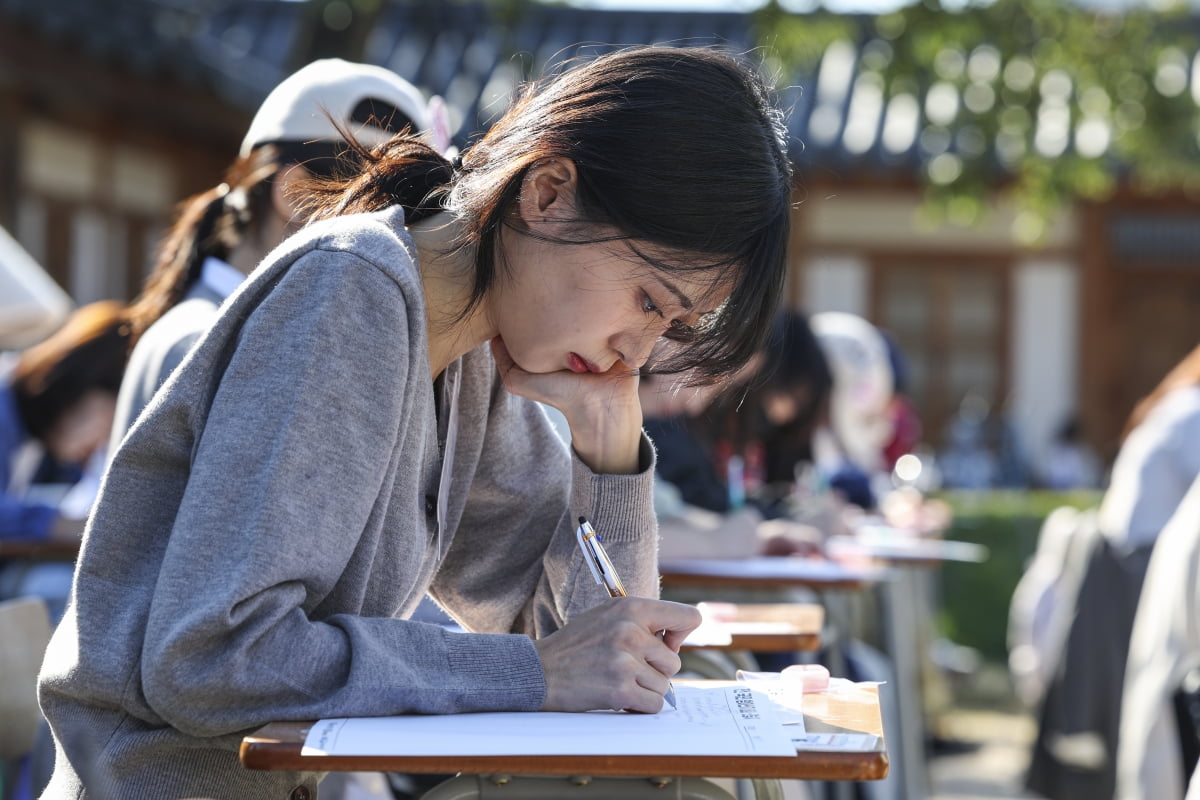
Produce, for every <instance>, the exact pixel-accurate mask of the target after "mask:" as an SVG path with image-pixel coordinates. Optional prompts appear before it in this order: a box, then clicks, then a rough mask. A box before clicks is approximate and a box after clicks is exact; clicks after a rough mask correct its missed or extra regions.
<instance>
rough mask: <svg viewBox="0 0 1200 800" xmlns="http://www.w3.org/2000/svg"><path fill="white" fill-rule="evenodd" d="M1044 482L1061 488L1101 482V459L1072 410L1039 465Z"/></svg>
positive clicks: (1061, 490) (1069, 488)
mask: <svg viewBox="0 0 1200 800" xmlns="http://www.w3.org/2000/svg"><path fill="white" fill-rule="evenodd" d="M1038 472H1039V476H1038V477H1039V478H1040V480H1041V484H1042V486H1044V487H1046V488H1047V489H1051V490H1054V491H1058V492H1065V491H1070V490H1072V489H1094V488H1096V487H1098V486H1099V485H1100V480H1101V468H1100V459H1099V458H1098V457H1097V456H1096V453H1095V452H1094V451H1093V450H1092V448H1091V447H1090V446H1089V445H1088V443H1087V439H1085V438H1084V436H1083V425H1082V423H1081V422H1080V421H1079V417H1078V416H1076V415H1074V414H1071V415H1069V416H1068V417H1067V418H1066V419H1065V420H1063V422H1062V424H1061V425H1060V426H1059V427H1058V430H1057V431H1056V432H1055V434H1054V439H1053V440H1052V441H1051V442H1050V445H1049V446H1048V447H1047V448H1046V452H1045V453H1044V454H1043V455H1042V462H1041V464H1040V465H1039V470H1038Z"/></svg>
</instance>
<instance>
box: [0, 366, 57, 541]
mask: <svg viewBox="0 0 1200 800" xmlns="http://www.w3.org/2000/svg"><path fill="white" fill-rule="evenodd" d="M28 438H29V433H28V432H27V431H26V430H25V425H24V424H23V423H22V422H21V415H20V414H18V413H17V397H16V395H15V394H14V393H13V390H12V387H11V386H9V385H8V384H7V383H4V384H0V539H9V540H12V539H46V538H49V536H50V527H51V526H52V525H53V524H54V520H55V518H56V517H57V516H58V509H56V508H54V507H53V506H48V505H45V504H42V503H28V502H26V501H24V500H22V499H21V498H20V497H15V496H13V495H12V494H10V486H11V484H12V479H13V474H12V471H13V457H14V456H15V455H16V453H17V450H19V449H20V448H21V445H23V444H24V443H25V440H26V439H28Z"/></svg>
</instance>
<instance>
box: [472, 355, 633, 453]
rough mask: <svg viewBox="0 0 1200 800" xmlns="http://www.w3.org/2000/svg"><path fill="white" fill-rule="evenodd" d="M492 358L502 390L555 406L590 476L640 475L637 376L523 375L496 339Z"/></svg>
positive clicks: (616, 371) (618, 369) (627, 372)
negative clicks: (595, 474)
mask: <svg viewBox="0 0 1200 800" xmlns="http://www.w3.org/2000/svg"><path fill="white" fill-rule="evenodd" d="M492 355H493V357H494V358H495V359H496V366H497V368H498V369H499V370H500V376H501V379H502V380H503V381H504V388H505V389H507V390H508V391H510V392H512V393H513V394H516V395H520V396H521V397H526V398H528V399H530V400H536V401H538V402H539V403H545V404H546V405H549V406H553V407H554V408H557V409H558V410H559V411H561V412H562V413H563V416H565V417H566V418H567V422H568V424H570V426H571V446H572V447H574V448H575V452H576V453H577V454H578V455H579V458H580V459H581V460H582V461H583V463H585V464H587V465H588V467H590V468H591V470H592V471H593V472H597V473H617V474H621V473H623V474H631V473H635V472H637V471H638V470H639V467H640V465H639V463H638V449H639V446H640V444H641V432H642V407H641V404H640V403H639V402H638V392H637V389H638V375H637V372H636V371H635V370H631V369H630V368H629V367H627V366H625V365H624V364H622V363H620V362H618V363H617V364H616V365H615V366H613V368H612V369H610V370H608V372H602V373H598V374H596V373H590V372H585V373H579V374H576V373H574V372H569V371H567V370H560V371H557V372H526V371H525V370H524V369H522V368H521V367H520V366H518V365H517V363H516V362H515V361H513V360H512V357H511V356H510V355H509V354H508V349H507V348H506V347H505V346H504V342H503V340H501V339H500V337H496V338H494V339H492Z"/></svg>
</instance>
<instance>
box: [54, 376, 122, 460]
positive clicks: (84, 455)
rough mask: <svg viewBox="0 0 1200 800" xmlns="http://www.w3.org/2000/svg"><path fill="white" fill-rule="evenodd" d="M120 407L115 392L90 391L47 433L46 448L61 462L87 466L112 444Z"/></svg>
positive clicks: (64, 413)
mask: <svg viewBox="0 0 1200 800" xmlns="http://www.w3.org/2000/svg"><path fill="white" fill-rule="evenodd" d="M116 407H117V398H116V396H115V395H113V393H112V392H109V391H105V390H103V389H91V390H89V391H88V392H86V393H85V394H84V395H83V396H82V397H80V398H79V399H78V400H76V401H75V402H74V403H73V404H72V405H71V406H70V407H69V408H68V409H67V410H66V411H65V412H63V414H62V416H61V417H59V418H58V420H57V421H56V422H55V423H54V425H53V426H52V427H51V428H50V430H49V431H48V432H47V434H46V437H45V442H44V444H45V446H46V449H47V450H48V451H49V452H50V454H51V455H53V456H54V457H55V458H56V459H58V460H59V461H62V462H65V463H68V464H83V463H84V462H86V461H87V460H88V459H89V458H91V456H92V453H94V452H96V450H98V449H99V448H100V447H102V446H103V445H105V444H107V443H108V437H109V434H110V433H111V432H112V425H113V417H114V415H115V413H116Z"/></svg>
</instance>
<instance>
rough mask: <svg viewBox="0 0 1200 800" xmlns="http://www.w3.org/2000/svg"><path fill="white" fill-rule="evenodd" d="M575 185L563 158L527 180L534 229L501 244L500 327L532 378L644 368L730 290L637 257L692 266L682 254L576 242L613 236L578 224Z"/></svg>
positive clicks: (496, 312)
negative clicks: (660, 345)
mask: <svg viewBox="0 0 1200 800" xmlns="http://www.w3.org/2000/svg"><path fill="white" fill-rule="evenodd" d="M575 181H576V175H575V167H574V165H573V164H572V163H571V162H569V161H566V160H563V159H555V160H551V161H549V162H546V163H545V164H543V165H540V166H537V167H534V168H533V169H531V170H530V172H529V173H528V174H527V175H526V177H525V180H524V181H523V183H522V190H521V197H520V199H519V200H518V207H517V211H518V213H519V215H520V221H519V223H518V226H519V227H523V228H524V229H525V230H524V231H515V230H506V231H504V233H503V234H502V237H501V253H500V258H501V259H502V263H503V265H504V267H503V275H502V277H501V278H500V279H499V280H498V282H497V286H496V288H495V289H494V294H493V297H492V301H491V302H490V303H489V307H490V310H489V315H490V317H491V322H492V325H493V328H494V329H495V331H496V332H497V333H498V334H499V335H500V337H501V338H502V339H503V340H504V345H505V347H506V348H507V349H508V352H509V355H510V356H511V357H512V359H513V360H514V361H515V362H516V363H517V364H518V365H519V366H520V367H521V368H522V369H524V370H525V371H527V372H542V373H545V372H556V371H560V370H569V371H571V372H577V373H582V372H608V371H609V370H611V369H613V368H614V367H616V368H617V369H630V370H633V369H638V368H640V367H641V366H642V365H644V364H645V363H646V359H647V358H648V357H649V355H650V350H651V348H652V347H653V346H654V343H655V342H656V341H658V339H659V338H660V337H661V336H662V335H663V334H664V333H666V331H667V330H668V328H669V327H670V326H671V325H672V324H681V325H694V324H696V323H697V322H698V321H699V319H700V316H701V314H703V313H706V312H708V311H711V310H713V309H714V308H715V307H716V306H718V305H719V304H720V303H721V302H722V301H723V300H724V298H725V295H726V292H725V291H723V290H722V291H714V290H713V289H712V286H711V280H710V279H709V276H707V275H703V274H702V275H700V276H699V279H697V278H696V277H691V276H688V275H687V274H684V273H679V272H671V273H666V272H662V271H659V270H656V269H654V268H653V267H652V266H651V265H650V264H649V263H647V262H646V261H645V260H644V259H643V258H642V257H641V256H640V255H639V254H638V252H639V251H640V252H643V253H646V252H649V253H650V254H651V255H652V256H653V257H654V258H656V259H657V258H664V259H671V260H673V261H683V257H682V256H681V254H679V253H671V252H663V251H662V250H661V249H658V250H654V249H653V248H652V247H650V246H649V245H647V244H645V243H643V242H631V241H628V240H616V241H606V242H592V243H588V244H571V243H569V242H572V241H578V240H580V239H584V238H601V237H602V236H603V235H604V233H606V232H605V231H596V230H590V231H586V232H581V231H580V230H579V227H578V226H577V225H575V224H574V220H577V219H578V217H579V214H578V213H577V211H576V209H575V205H574V202H575V200H574V198H575ZM610 233H611V232H610ZM564 240H565V241H566V242H567V243H564Z"/></svg>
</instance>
